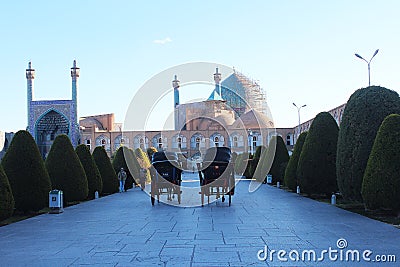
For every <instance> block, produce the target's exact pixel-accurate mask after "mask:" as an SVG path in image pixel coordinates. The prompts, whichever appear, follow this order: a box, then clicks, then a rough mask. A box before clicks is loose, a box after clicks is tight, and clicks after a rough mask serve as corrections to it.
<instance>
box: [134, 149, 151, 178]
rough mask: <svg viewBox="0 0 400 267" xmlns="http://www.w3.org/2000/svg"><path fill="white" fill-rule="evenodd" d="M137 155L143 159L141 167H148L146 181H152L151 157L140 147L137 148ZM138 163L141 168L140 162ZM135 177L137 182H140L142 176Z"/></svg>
mask: <svg viewBox="0 0 400 267" xmlns="http://www.w3.org/2000/svg"><path fill="white" fill-rule="evenodd" d="M135 156H136V158H139V159H140V160H141V162H143V166H141V167H143V168H145V169H147V172H146V182H147V183H150V181H151V176H150V170H149V168H150V167H151V163H150V160H149V157H148V156H147V154H146V153H145V152H144V151H143V150H142V149H141V148H140V147H139V148H136V149H135ZM136 162H137V161H136ZM137 164H138V165H137V167H139V168H138V169H140V166H139V163H138V162H137ZM135 178H136V182H140V181H139V179H140V177H135Z"/></svg>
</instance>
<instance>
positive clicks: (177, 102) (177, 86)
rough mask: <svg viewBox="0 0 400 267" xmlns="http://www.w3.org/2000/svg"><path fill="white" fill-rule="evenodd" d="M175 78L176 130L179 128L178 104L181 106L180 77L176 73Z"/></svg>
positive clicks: (173, 85) (173, 83) (173, 84)
mask: <svg viewBox="0 0 400 267" xmlns="http://www.w3.org/2000/svg"><path fill="white" fill-rule="evenodd" d="M174 78H175V79H174V80H173V81H172V87H173V88H174V119H175V130H179V129H178V128H179V113H178V109H177V108H178V106H179V86H180V85H179V80H178V77H177V76H176V75H175V77H174Z"/></svg>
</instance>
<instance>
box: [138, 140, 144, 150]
mask: <svg viewBox="0 0 400 267" xmlns="http://www.w3.org/2000/svg"><path fill="white" fill-rule="evenodd" d="M139 144H140V148H141V149H144V139H143V138H140V139H139Z"/></svg>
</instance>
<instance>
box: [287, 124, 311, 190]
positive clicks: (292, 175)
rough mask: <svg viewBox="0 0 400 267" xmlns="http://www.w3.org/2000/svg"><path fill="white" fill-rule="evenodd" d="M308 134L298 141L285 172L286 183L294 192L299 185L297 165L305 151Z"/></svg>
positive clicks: (301, 136) (302, 134) (304, 134)
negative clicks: (303, 150) (302, 152)
mask: <svg viewBox="0 0 400 267" xmlns="http://www.w3.org/2000/svg"><path fill="white" fill-rule="evenodd" d="M306 136H307V132H302V133H301V134H300V136H299V138H298V139H297V142H296V144H295V146H294V149H293V154H292V156H291V157H290V159H289V162H288V165H287V167H286V171H285V178H284V183H285V185H286V186H287V187H288V188H289V189H290V190H292V191H296V189H297V185H298V179H297V175H296V172H297V165H298V163H299V158H300V154H301V151H302V149H303V144H304V141H305V140H306Z"/></svg>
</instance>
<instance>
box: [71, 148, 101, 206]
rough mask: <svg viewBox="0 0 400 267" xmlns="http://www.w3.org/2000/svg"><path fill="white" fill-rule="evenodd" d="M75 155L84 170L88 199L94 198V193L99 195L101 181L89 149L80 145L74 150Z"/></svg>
mask: <svg viewBox="0 0 400 267" xmlns="http://www.w3.org/2000/svg"><path fill="white" fill-rule="evenodd" d="M75 152H76V154H77V155H78V158H79V160H80V162H81V164H82V167H83V169H84V170H85V174H86V178H87V181H88V192H89V193H88V199H93V198H94V197H95V192H96V191H97V192H99V194H101V192H102V190H103V180H102V178H101V175H100V171H99V168H97V165H96V162H95V161H94V159H93V157H92V155H91V154H90V150H89V148H88V147H87V146H86V145H84V144H81V145H79V146H77V147H76V149H75Z"/></svg>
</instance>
